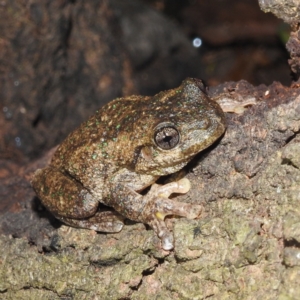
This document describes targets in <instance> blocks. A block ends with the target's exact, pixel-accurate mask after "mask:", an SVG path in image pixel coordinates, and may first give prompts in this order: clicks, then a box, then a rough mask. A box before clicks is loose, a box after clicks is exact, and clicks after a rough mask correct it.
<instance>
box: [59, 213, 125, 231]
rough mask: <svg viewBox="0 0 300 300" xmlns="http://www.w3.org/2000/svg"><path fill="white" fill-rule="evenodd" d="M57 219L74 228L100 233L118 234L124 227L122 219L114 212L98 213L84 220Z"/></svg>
mask: <svg viewBox="0 0 300 300" xmlns="http://www.w3.org/2000/svg"><path fill="white" fill-rule="evenodd" d="M59 219H60V220H61V221H63V222H64V223H66V224H69V225H71V226H74V227H79V228H86V229H91V230H95V231H100V232H110V233H113V232H119V231H121V230H122V228H123V226H124V223H123V219H124V218H123V217H122V216H121V215H119V214H118V213H117V212H115V211H99V212H97V213H96V214H95V215H93V216H91V217H89V218H84V219H72V218H66V217H59Z"/></svg>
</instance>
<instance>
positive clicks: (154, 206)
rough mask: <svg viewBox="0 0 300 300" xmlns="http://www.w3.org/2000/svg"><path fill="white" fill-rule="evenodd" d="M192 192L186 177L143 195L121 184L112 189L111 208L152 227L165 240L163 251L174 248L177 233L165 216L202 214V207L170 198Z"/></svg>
mask: <svg viewBox="0 0 300 300" xmlns="http://www.w3.org/2000/svg"><path fill="white" fill-rule="evenodd" d="M189 190H190V182H189V180H188V179H186V178H184V179H181V180H179V181H176V182H172V183H168V184H165V185H158V184H153V185H152V186H151V189H150V191H149V192H148V193H147V194H146V195H145V196H142V195H140V194H138V193H137V192H135V191H133V190H132V189H131V188H130V187H129V186H124V185H121V184H118V185H116V186H115V187H114V188H113V189H112V198H111V202H110V203H109V205H111V206H113V207H114V208H115V209H116V210H117V211H119V212H120V213H121V214H123V215H125V216H126V217H127V218H129V219H131V220H134V221H139V222H143V223H146V224H148V225H150V226H151V227H152V228H153V230H154V231H155V232H156V234H157V235H158V237H159V238H160V239H161V241H162V248H163V249H165V250H171V249H172V248H173V247H174V239H173V234H172V233H171V232H170V231H169V230H168V228H167V226H166V224H165V221H164V219H165V217H166V216H168V215H176V216H182V217H186V218H188V219H194V218H196V217H197V216H199V215H200V213H201V210H202V206H200V205H192V204H187V203H182V202H178V201H173V200H171V199H169V198H168V197H169V196H170V195H171V194H173V193H180V194H185V193H187V192H188V191H189Z"/></svg>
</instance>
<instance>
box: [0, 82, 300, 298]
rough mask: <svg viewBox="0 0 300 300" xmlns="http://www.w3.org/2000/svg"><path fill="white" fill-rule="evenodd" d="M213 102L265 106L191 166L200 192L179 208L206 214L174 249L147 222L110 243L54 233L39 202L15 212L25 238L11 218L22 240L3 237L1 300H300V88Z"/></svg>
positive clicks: (226, 88)
mask: <svg viewBox="0 0 300 300" xmlns="http://www.w3.org/2000/svg"><path fill="white" fill-rule="evenodd" d="M211 94H212V95H213V96H214V97H217V98H219V99H225V98H231V99H235V100H239V99H240V100H241V99H246V98H249V97H250V98H255V101H256V104H255V105H253V106H252V107H250V108H248V109H247V110H246V111H245V112H244V113H243V114H241V115H237V114H228V115H227V116H228V129H227V132H226V134H225V136H224V137H223V138H222V139H221V140H220V141H219V142H218V143H217V145H215V146H214V147H212V148H211V149H209V150H207V151H206V152H205V153H204V154H202V155H200V156H199V157H198V158H196V159H195V161H194V162H193V163H192V165H190V171H189V172H188V175H187V177H188V178H189V179H190V180H191V182H192V186H193V188H192V190H191V191H190V192H189V193H188V194H187V195H185V196H181V197H178V199H181V200H182V201H187V202H191V203H202V204H203V206H204V213H203V215H202V217H201V218H200V219H199V220H192V221H191V220H186V219H176V220H172V222H170V223H174V224H173V225H174V235H175V250H174V251H172V252H170V253H168V252H164V251H162V250H161V249H160V247H159V240H158V238H156V237H155V236H154V234H153V232H152V230H147V229H146V228H145V226H144V225H143V224H132V223H129V224H128V225H127V226H125V228H124V230H122V231H121V232H120V233H118V234H106V235H105V234H95V233H94V232H92V231H88V230H80V229H72V228H69V227H66V226H61V227H60V228H58V229H53V227H51V226H50V225H49V224H48V219H45V218H42V217H43V216H44V214H45V212H44V211H39V210H38V209H37V210H36V211H34V210H32V207H30V205H29V204H30V203H32V202H30V201H28V202H27V206H29V208H28V209H27V210H26V209H20V212H19V213H17V212H14V214H13V215H14V216H15V219H16V222H17V220H18V218H20V219H22V216H24V214H25V215H26V212H27V215H26V219H27V223H26V224H27V229H26V230H24V228H23V231H22V230H20V231H19V232H18V231H17V230H16V228H14V229H13V228H12V227H13V225H12V224H13V220H11V219H9V216H11V214H9V212H8V213H7V214H6V215H4V216H3V218H2V221H1V228H2V232H6V233H8V232H9V230H10V233H11V234H12V235H14V236H20V237H21V236H23V238H13V237H12V236H4V235H3V236H2V237H1V240H0V243H1V245H0V247H1V249H2V251H1V252H0V261H1V273H0V290H1V292H2V295H1V297H2V298H3V299H25V298H24V297H26V298H27V299H42V298H47V297H48V298H51V299H60V298H61V297H69V298H70V299H79V298H83V299H92V298H97V297H98V298H99V299H153V298H154V297H156V298H160V299H204V298H206V297H209V296H210V297H211V299H227V298H228V299H229V298H230V299H262V298H263V299H278V298H279V299H296V298H297V295H299V293H300V290H299V286H300V282H299V276H297V274H298V272H299V271H300V270H299V265H300V263H299V243H300V233H299V232H300V225H299V224H300V210H299V185H300V156H299V153H300V151H299V150H300V139H299V137H298V133H299V130H300V90H299V89H297V88H286V87H283V86H281V85H280V84H278V83H274V84H273V85H271V86H269V87H266V86H259V87H253V86H251V85H250V84H247V83H246V82H243V81H242V82H239V83H228V84H224V85H222V86H219V87H217V88H216V89H214V90H212V91H211ZM35 167H36V166H34V167H32V168H33V169H34V168H35ZM26 172H27V174H29V173H30V168H29V169H27V171H26ZM26 172H25V173H26ZM24 182H25V181H24ZM24 187H25V186H24ZM27 188H29V186H27ZM11 209H13V208H11ZM29 211H30V212H31V213H30V214H29V213H28V212H29ZM8 220H9V221H8ZM45 224H48V225H47V226H45ZM56 225H57V224H56ZM9 226H11V227H9ZM51 228H52V229H51ZM39 229H40V230H41V231H40V232H39ZM38 236H39V238H37V237H38ZM28 238H29V239H30V238H31V241H32V242H33V243H34V244H30V243H28Z"/></svg>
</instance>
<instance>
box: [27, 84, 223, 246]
mask: <svg viewBox="0 0 300 300" xmlns="http://www.w3.org/2000/svg"><path fill="white" fill-rule="evenodd" d="M225 129H226V119H225V114H224V112H223V110H222V109H221V107H220V106H219V104H218V103H217V102H216V101H214V100H212V99H211V98H209V97H208V95H207V92H206V86H205V85H204V83H203V82H202V80H200V79H196V78H187V79H185V80H184V81H182V83H181V85H180V86H179V87H177V88H174V89H170V90H166V91H162V92H160V93H158V94H156V95H155V96H152V97H151V96H138V95H133V96H127V97H120V98H117V99H115V100H113V101H111V102H109V103H107V104H105V105H104V106H102V108H100V109H99V110H97V111H96V113H95V114H94V115H93V116H91V117H90V118H89V119H88V120H87V121H85V122H84V123H82V124H81V125H80V126H79V127H78V128H77V129H76V130H74V131H73V132H72V133H70V134H69V136H68V137H67V138H66V139H65V140H64V141H63V142H62V143H61V144H60V145H59V146H58V148H57V150H56V151H55V153H54V155H53V157H52V160H51V162H50V164H49V165H48V166H46V167H45V168H43V169H38V170H36V171H35V173H34V176H33V179H32V182H31V183H32V186H33V189H34V190H35V192H36V194H37V196H38V197H39V199H40V200H41V202H42V204H43V205H44V206H45V208H46V209H48V210H49V211H50V212H51V213H52V214H53V215H54V216H55V217H56V218H57V219H59V220H60V221H62V222H63V223H65V224H67V225H70V226H73V227H79V228H87V229H92V230H95V231H97V232H98V231H99V232H109V233H115V232H119V231H120V230H122V228H123V226H124V220H125V219H130V220H132V221H135V222H142V223H144V224H147V225H149V226H150V227H151V228H152V229H153V230H154V232H155V233H156V234H157V236H158V237H159V239H160V240H161V247H162V248H163V249H164V250H172V249H173V248H174V237H173V234H172V230H171V229H169V228H168V226H167V224H166V219H167V218H166V217H167V216H168V217H169V216H178V217H184V218H188V219H195V218H198V217H200V214H201V212H202V205H199V204H190V203H184V202H182V201H176V200H174V197H172V198H170V196H171V195H172V194H175V195H176V194H185V193H187V192H188V191H189V190H190V189H191V184H190V182H189V180H188V179H187V178H181V179H179V180H175V181H171V182H168V183H165V184H158V183H157V180H158V179H159V178H160V177H162V176H165V175H169V174H172V173H175V172H178V171H179V170H181V169H182V168H183V167H185V166H186V165H187V164H188V163H189V162H190V161H191V160H192V159H193V158H194V157H195V156H196V155H197V154H198V153H199V152H201V151H202V150H204V149H206V148H207V147H209V146H210V145H212V144H213V143H214V142H216V141H217V140H218V139H219V138H220V137H221V136H222V135H223V133H224V132H225ZM106 207H110V208H112V209H111V210H108V209H105V208H106Z"/></svg>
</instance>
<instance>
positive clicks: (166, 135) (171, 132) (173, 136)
mask: <svg viewBox="0 0 300 300" xmlns="http://www.w3.org/2000/svg"><path fill="white" fill-rule="evenodd" d="M154 140H155V142H156V144H157V146H159V147H160V148H162V149H165V150H168V149H172V148H174V147H176V145H177V144H178V143H179V132H178V130H177V129H176V128H174V127H171V126H166V127H161V128H159V129H158V130H157V131H156V132H155V136H154Z"/></svg>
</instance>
